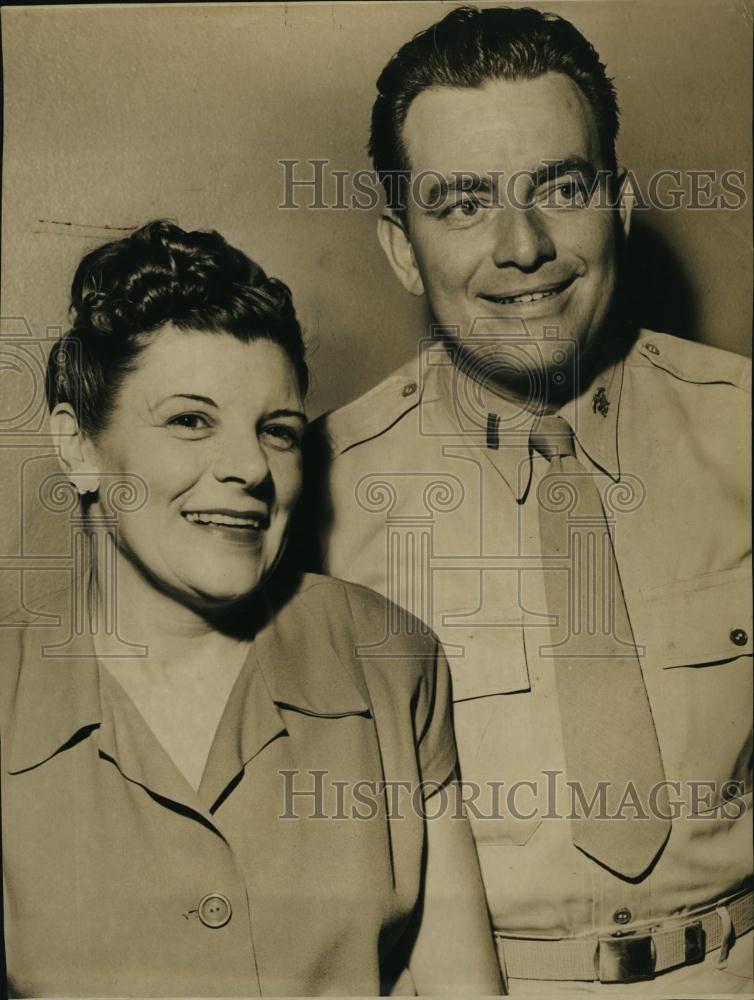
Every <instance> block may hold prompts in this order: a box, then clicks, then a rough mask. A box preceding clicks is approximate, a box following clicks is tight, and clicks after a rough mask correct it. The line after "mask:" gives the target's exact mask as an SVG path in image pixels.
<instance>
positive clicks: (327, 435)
mask: <svg viewBox="0 0 754 1000" xmlns="http://www.w3.org/2000/svg"><path fill="white" fill-rule="evenodd" d="M378 91H379V95H378V97H377V100H376V102H375V105H374V110H373V118H372V135H371V153H372V155H373V158H374V163H375V167H376V169H377V171H378V172H379V174H380V177H381V179H382V181H383V183H384V185H385V189H386V192H387V194H388V209H387V211H386V213H385V214H384V215H383V217H382V219H381V220H380V222H379V237H380V241H381V244H382V247H383V249H384V251H385V253H386V255H387V258H388V260H389V262H390V264H391V266H392V268H393V270H394V272H395V274H396V275H397V277H398V279H399V280H400V282H401V283H402V284H403V286H404V287H405V288H406V290H407V291H408V292H409V293H411V294H412V295H426V297H427V300H428V305H429V307H430V311H431V314H432V319H433V325H432V330H431V335H430V337H428V338H427V339H426V340H425V342H424V344H423V347H422V350H421V352H420V354H419V357H418V359H416V360H415V361H412V362H411V363H409V364H408V365H406V366H404V367H403V368H402V369H400V370H399V371H398V372H397V373H395V374H394V375H392V376H390V377H389V378H388V379H386V380H385V381H384V382H382V383H381V384H380V385H378V386H377V387H376V388H374V389H372V390H371V391H370V392H368V393H367V394H366V395H365V396H363V397H362V398H360V399H358V400H356V401H355V402H353V403H351V404H349V405H348V406H346V407H344V408H343V409H341V410H339V411H336V412H335V413H333V414H331V415H330V416H329V417H328V418H326V420H325V421H324V422H323V423H322V424H321V425H320V427H319V431H320V434H321V438H320V441H319V444H320V445H321V446H323V447H324V449H325V458H328V459H329V464H327V465H324V466H323V467H322V469H321V470H320V471H319V472H318V473H315V478H316V480H317V484H318V486H322V485H323V486H324V487H325V489H324V493H325V497H324V500H325V504H326V511H325V512H324V513H323V517H325V515H326V519H325V522H323V523H324V525H325V526H324V528H323V542H324V544H323V550H324V567H325V568H326V569H327V571H328V572H330V573H332V574H334V575H336V576H342V577H346V578H348V579H351V580H356V581H358V582H360V583H363V584H365V585H367V586H370V587H373V588H375V589H377V590H379V591H381V592H383V593H384V594H386V595H387V596H389V597H390V598H391V599H392V600H393V601H395V602H396V603H399V604H402V605H404V606H405V607H407V608H408V609H409V610H411V611H412V612H413V613H415V614H417V615H418V616H419V617H420V618H421V619H422V620H423V621H424V622H425V623H426V624H427V626H428V627H431V628H433V629H434V630H435V631H436V632H437V633H438V634H439V636H440V637H441V639H442V640H443V643H444V645H445V648H446V652H447V654H448V657H449V660H450V663H451V668H452V671H453V686H454V700H455V706H454V711H455V724H456V734H457V739H458V744H459V754H460V763H461V771H462V779H463V782H464V789H465V794H466V800H467V808H468V811H469V813H470V815H471V818H472V823H473V825H474V829H475V836H476V842H477V847H478V850H479V856H480V860H481V865H482V872H483V876H484V880H485V886H486V890H487V898H488V903H489V908H490V914H491V918H492V922H493V925H494V930H495V937H496V942H497V947H498V954H499V957H500V961H501V966H502V968H503V970H504V971H507V976H508V982H509V988H510V992H511V993H513V994H514V995H515V994H524V993H532V994H533V993H540V994H543V995H547V996H550V995H553V994H554V993H555V992H556V991H557V989H558V987H559V984H561V985H563V986H564V987H565V989H566V990H568V989H570V990H573V989H574V988H575V987H574V986H573V984H574V983H581V984H582V986H580V987H577V989H578V990H582V989H583V990H594V991H595V992H610V991H612V990H617V991H618V992H621V993H623V992H628V993H631V992H634V993H635V992H636V991H638V992H639V993H645V992H652V993H655V994H667V995H672V996H678V995H680V994H681V993H684V992H690V993H709V992H714V993H723V994H725V993H736V992H743V991H745V990H747V989H750V988H751V979H750V977H751V971H750V970H751V952H752V945H751V941H752V933H751V927H752V922H753V918H752V895H751V881H750V878H751V876H750V873H751V823H750V814H749V808H750V801H751V771H750V756H751V724H750V720H749V714H750V712H749V706H750V703H751V649H752V647H751V633H752V626H751V601H750V571H749V563H748V559H749V556H750V545H749V532H748V518H749V514H748V506H747V501H748V482H749V477H748V444H747V440H748V420H749V417H748V411H749V395H748V392H749V391H750V366H749V363H748V362H747V361H746V360H745V359H743V358H740V357H738V356H736V355H733V354H730V353H727V352H724V351H720V350H717V349H714V348H710V347H706V346H702V345H698V344H691V343H687V342H684V341H680V340H677V339H674V338H672V337H669V336H666V335H663V334H655V333H651V332H646V331H637V330H636V329H635V328H634V325H633V324H632V323H631V321H630V318H629V317H630V301H627V300H626V294H625V290H624V287H623V282H622V273H621V268H620V266H619V264H620V260H621V257H622V251H623V247H624V244H625V239H626V236H627V234H628V230H629V222H630V207H631V206H630V200H629V199H628V198H626V197H624V195H625V194H626V192H625V191H621V179H622V177H623V175H622V174H621V173H620V172H619V171H618V169H617V164H616V160H615V137H616V134H617V130H618V109H617V105H616V98H615V93H614V90H613V88H612V85H611V83H610V81H609V80H608V78H607V77H606V74H605V68H604V66H603V65H602V64H601V62H600V61H599V57H598V56H597V54H596V53H595V51H594V49H593V48H592V47H591V45H590V44H589V43H588V42H587V41H586V40H585V39H584V38H583V37H582V36H581V35H580V34H579V32H578V31H577V30H576V29H575V28H574V27H573V26H572V25H571V24H569V23H568V22H567V21H564V20H562V19H560V18H557V17H554V16H552V15H543V14H540V13H538V12H536V11H533V10H528V9H527V10H523V9H522V10H519V9H514V8H501V9H489V10H485V11H483V12H478V11H475V10H471V9H468V8H465V9H464V8H462V9H459V10H455V11H453V12H451V13H450V14H448V15H447V16H446V17H445V18H444V19H443V20H442V21H441V22H439V23H438V24H436V25H434V26H433V27H431V28H429V29H428V30H427V31H425V32H423V33H421V34H420V35H418V36H417V37H416V38H414V39H412V40H411V41H409V42H408V43H407V44H406V45H404V46H403V47H402V48H401V49H400V51H399V52H398V53H397V54H396V55H395V56H394V57H393V59H392V60H391V61H390V62H389V63H388V65H387V66H386V68H385V69H384V71H383V73H382V75H381V76H380V79H379V81H378ZM391 626H392V623H391V622H389V621H388V622H386V626H385V628H386V638H387V635H388V633H389V631H390V629H391ZM365 653H366V654H367V655H368V654H369V653H371V655H375V656H379V655H380V648H379V644H377V645H376V646H375V648H374V649H373V650H371V651H365ZM588 983H590V984H593V985H592V986H587V985H586V984H588ZM608 984H615V985H608ZM628 984H633V985H628Z"/></svg>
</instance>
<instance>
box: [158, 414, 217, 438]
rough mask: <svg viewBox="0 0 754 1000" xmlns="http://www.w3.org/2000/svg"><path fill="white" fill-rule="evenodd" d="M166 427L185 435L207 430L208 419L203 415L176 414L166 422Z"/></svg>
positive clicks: (208, 425) (208, 426)
mask: <svg viewBox="0 0 754 1000" xmlns="http://www.w3.org/2000/svg"><path fill="white" fill-rule="evenodd" d="M167 426H168V427H172V428H175V429H176V430H178V431H183V432H185V433H186V434H189V433H191V432H192V431H193V432H196V431H205V430H209V428H210V426H211V425H210V422H209V419H208V418H207V417H206V416H205V415H204V414H203V413H178V414H176V415H175V416H174V417H171V418H170V419H169V420H168V421H167Z"/></svg>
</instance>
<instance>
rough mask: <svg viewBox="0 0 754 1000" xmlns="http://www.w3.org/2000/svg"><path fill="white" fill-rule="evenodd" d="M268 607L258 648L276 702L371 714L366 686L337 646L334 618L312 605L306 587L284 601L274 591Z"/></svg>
mask: <svg viewBox="0 0 754 1000" xmlns="http://www.w3.org/2000/svg"><path fill="white" fill-rule="evenodd" d="M278 593H279V592H278ZM268 607H269V610H270V614H269V620H268V623H267V624H266V625H265V627H264V628H263V629H262V630H261V631H260V633H259V634H258V636H257V639H256V640H255V652H256V656H257V658H258V661H259V664H260V667H261V669H262V672H263V674H264V679H265V681H266V684H267V687H268V689H269V691H270V695H271V697H272V700H273V701H274V702H275V704H276V705H279V706H280V707H285V708H293V709H296V710H298V711H299V712H303V713H305V714H307V715H319V716H322V717H327V718H340V717H341V716H344V715H361V714H368V713H369V706H368V705H367V703H366V700H365V696H364V692H363V691H362V690H361V689H360V688H359V686H358V685H357V683H356V679H355V677H354V675H353V674H352V673H351V671H350V670H349V668H348V666H347V665H346V664H345V663H344V662H343V661H342V659H341V657H340V656H339V655H338V653H337V652H336V648H335V646H336V644H335V643H333V641H332V638H331V636H330V632H329V626H328V624H327V623H326V622H325V621H324V620H323V619H321V618H320V617H319V616H318V615H315V614H314V613H313V611H312V610H310V608H309V607H307V601H306V597H305V592H304V593H300V592H295V593H294V594H293V596H292V597H290V598H289V599H285V598H283V601H282V602H281V600H280V599H279V597H278V594H277V593H272V594H270V595H268Z"/></svg>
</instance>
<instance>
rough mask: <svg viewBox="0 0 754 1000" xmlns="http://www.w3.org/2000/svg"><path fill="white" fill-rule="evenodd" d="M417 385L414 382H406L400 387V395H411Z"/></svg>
mask: <svg viewBox="0 0 754 1000" xmlns="http://www.w3.org/2000/svg"><path fill="white" fill-rule="evenodd" d="M418 388H419V386H418V385H417V384H416V382H406V384H405V385H404V386H403V388H402V389H401V396H413V394H414V393H415V392H416V390H417V389H418Z"/></svg>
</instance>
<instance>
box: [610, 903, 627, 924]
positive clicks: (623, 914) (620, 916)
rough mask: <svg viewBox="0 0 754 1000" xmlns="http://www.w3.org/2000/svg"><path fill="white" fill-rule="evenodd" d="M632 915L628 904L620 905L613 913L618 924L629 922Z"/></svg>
mask: <svg viewBox="0 0 754 1000" xmlns="http://www.w3.org/2000/svg"><path fill="white" fill-rule="evenodd" d="M631 916H632V914H631V911H630V910H629V908H628V907H627V906H619V907H618V909H617V910H616V911H615V913H614V914H613V920H614V921H615V922H616V924H627V923H628V922H629V921H630V920H631Z"/></svg>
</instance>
